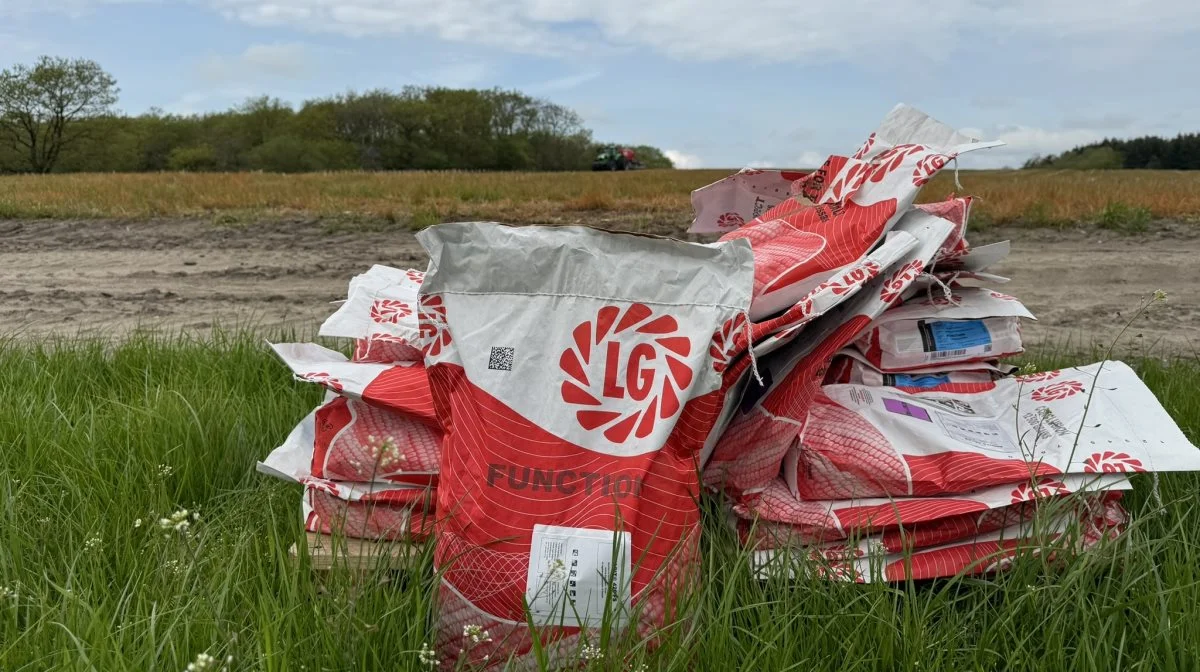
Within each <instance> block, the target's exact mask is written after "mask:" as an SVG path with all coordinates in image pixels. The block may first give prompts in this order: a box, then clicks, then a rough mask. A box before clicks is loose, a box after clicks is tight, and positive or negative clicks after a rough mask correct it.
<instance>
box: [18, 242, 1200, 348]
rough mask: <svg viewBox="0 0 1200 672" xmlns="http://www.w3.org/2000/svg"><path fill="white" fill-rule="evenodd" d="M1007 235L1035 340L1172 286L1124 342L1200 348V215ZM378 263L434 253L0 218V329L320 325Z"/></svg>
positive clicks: (1123, 314)
mask: <svg viewBox="0 0 1200 672" xmlns="http://www.w3.org/2000/svg"><path fill="white" fill-rule="evenodd" d="M584 223H587V222H584ZM592 223H594V224H604V225H607V224H610V223H609V222H592ZM617 224H618V226H619V223H617ZM1005 238H1008V239H1011V240H1012V241H1013V253H1012V255H1011V257H1010V258H1009V259H1008V260H1006V261H1005V262H1004V263H1003V265H1001V266H999V267H998V268H996V269H994V270H995V272H997V273H999V274H1002V275H1007V276H1010V277H1011V278H1012V282H1011V283H1009V284H1007V285H1005V286H1003V287H997V289H1002V290H1003V291H1005V292H1006V293H1009V294H1013V295H1016V296H1018V297H1020V298H1021V299H1022V300H1023V301H1024V302H1025V303H1026V305H1028V306H1029V308H1030V309H1031V310H1032V311H1033V312H1034V313H1035V314H1036V315H1038V317H1039V318H1040V319H1039V321H1038V322H1037V323H1036V324H1032V325H1029V326H1028V327H1027V328H1026V330H1025V335H1026V340H1027V341H1028V342H1031V343H1057V344H1062V343H1064V342H1066V341H1067V340H1068V339H1069V340H1070V343H1071V344H1072V346H1073V347H1080V346H1088V345H1091V344H1094V343H1101V344H1107V343H1108V342H1109V341H1111V340H1112V339H1113V338H1114V337H1115V336H1116V334H1117V333H1118V332H1119V331H1120V329H1121V327H1122V326H1123V325H1124V324H1125V323H1126V322H1127V321H1128V319H1129V317H1130V316H1131V314H1132V313H1133V312H1134V311H1135V310H1136V309H1137V308H1138V306H1139V305H1140V304H1141V303H1142V302H1143V301H1144V300H1145V299H1146V298H1147V297H1148V296H1149V295H1151V294H1152V293H1153V292H1154V290H1156V289H1162V290H1165V291H1166V292H1167V293H1168V295H1169V299H1168V301H1167V303H1166V304H1165V305H1159V306H1155V307H1154V308H1153V309H1151V310H1150V311H1148V313H1147V314H1146V315H1144V316H1143V317H1141V318H1140V319H1138V320H1137V321H1136V323H1135V325H1134V326H1133V327H1132V328H1131V329H1130V330H1129V331H1128V333H1127V334H1126V336H1125V338H1124V340H1123V341H1122V343H1123V344H1124V345H1125V346H1132V347H1134V348H1137V349H1142V348H1148V347H1152V346H1154V350H1156V351H1158V352H1162V353H1167V352H1180V353H1184V354H1195V353H1197V352H1200V291H1198V290H1200V260H1198V258H1200V231H1197V229H1196V227H1194V225H1186V224H1172V223H1162V224H1159V225H1157V226H1156V227H1155V228H1154V230H1153V231H1152V232H1150V233H1145V234H1139V235H1136V236H1124V235H1120V234H1116V233H1112V232H1107V231H1099V230H1069V231H1059V230H1047V229H1007V230H989V231H986V232H984V233H982V234H979V235H975V236H972V241H973V242H976V243H984V242H991V241H995V240H1002V239H1005ZM372 263H385V264H389V265H394V266H402V267H404V266H414V267H419V268H423V267H424V265H425V255H424V253H423V251H422V250H421V248H420V246H419V245H417V243H416V240H415V239H414V237H413V235H412V234H411V233H409V232H407V231H403V230H392V231H371V230H362V229H358V230H345V231H338V230H336V228H332V227H330V226H329V225H328V224H326V223H322V222H320V221H312V220H293V221H270V222H260V223H255V224H252V225H248V226H240V227H227V226H218V225H214V224H212V223H210V222H207V221H202V220H179V219H172V220H156V221H139V222H125V221H108V220H82V221H0V335H13V334H16V335H17V336H18V337H21V338H41V337H45V336H50V335H61V336H74V335H77V334H81V333H83V334H107V335H121V334H125V333H128V332H129V331H131V330H133V329H136V328H138V327H148V328H155V329H172V330H180V329H182V330H199V331H207V330H209V329H211V328H212V327H213V326H214V325H221V326H226V327H234V326H254V327H257V328H260V329H274V328H278V327H293V328H295V329H297V331H298V332H299V333H300V334H301V335H310V334H311V333H314V332H315V329H316V326H317V325H318V324H319V323H320V321H321V320H322V319H324V317H325V316H326V315H328V314H329V312H331V311H332V309H333V306H332V305H331V303H330V302H332V301H336V300H338V299H340V298H344V297H345V290H346V282H347V281H348V280H349V279H350V277H351V276H353V275H354V274H356V273H360V272H362V271H363V270H364V269H365V268H367V266H369V265H370V264H372ZM1121 349H1124V348H1123V347H1122V348H1121Z"/></svg>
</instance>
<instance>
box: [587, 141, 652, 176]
mask: <svg viewBox="0 0 1200 672" xmlns="http://www.w3.org/2000/svg"><path fill="white" fill-rule="evenodd" d="M641 167H642V162H641V161H638V160H637V155H636V154H634V153H633V150H632V149H629V148H628V147H617V146H616V145H609V146H607V147H602V148H601V149H600V152H599V153H598V154H596V158H595V160H593V161H592V170H637V169H638V168H641Z"/></svg>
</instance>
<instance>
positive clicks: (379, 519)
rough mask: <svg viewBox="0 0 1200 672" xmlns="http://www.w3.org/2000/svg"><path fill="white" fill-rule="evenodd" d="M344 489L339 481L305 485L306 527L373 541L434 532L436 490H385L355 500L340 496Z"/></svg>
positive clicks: (423, 536)
mask: <svg viewBox="0 0 1200 672" xmlns="http://www.w3.org/2000/svg"><path fill="white" fill-rule="evenodd" d="M342 489H343V488H341V487H339V486H338V484H335V483H319V482H314V483H311V484H309V485H306V486H305V487H304V498H303V500H302V505H301V515H303V517H304V529H305V530H307V531H309V532H318V533H321V534H330V535H335V536H344V537H349V538H355V539H367V540H371V541H409V542H420V541H424V540H426V539H428V538H429V535H430V534H431V533H432V532H433V527H434V520H435V519H436V513H435V509H434V506H433V502H434V494H435V493H434V491H431V490H416V489H413V490H411V491H409V490H405V491H395V490H384V491H378V492H376V493H374V496H372V495H371V494H368V495H365V496H360V497H358V498H357V499H353V500H352V499H348V498H346V497H345V496H339V495H340V494H341V492H340V491H341V490H342ZM397 494H402V495H403V496H396V495H397ZM388 495H390V496H388Z"/></svg>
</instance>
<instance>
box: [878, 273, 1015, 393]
mask: <svg viewBox="0 0 1200 672" xmlns="http://www.w3.org/2000/svg"><path fill="white" fill-rule="evenodd" d="M1022 319H1026V320H1032V319H1036V318H1034V316H1033V313H1030V312H1029V310H1028V309H1026V308H1025V306H1024V305H1022V304H1021V302H1020V301H1018V300H1017V299H1016V298H1014V297H1012V296H1009V295H1007V294H1001V293H1000V292H996V291H992V290H990V289H984V288H982V287H959V288H955V289H954V290H953V291H952V292H950V293H949V294H946V293H943V291H940V290H939V289H938V288H936V287H935V288H932V291H931V292H930V293H929V294H928V295H920V294H918V295H917V296H914V297H912V298H910V299H908V300H907V301H905V302H904V303H903V304H901V305H899V306H896V307H895V308H892V309H890V310H888V311H886V312H884V313H883V314H882V315H880V316H879V317H878V318H876V319H875V321H874V322H872V323H871V326H870V328H869V329H868V330H867V331H866V332H865V333H864V334H863V335H862V336H860V337H859V338H858V339H856V340H855V342H854V345H855V347H856V348H857V349H858V350H859V351H860V352H862V353H863V356H864V357H865V358H866V360H867V361H868V362H870V363H871V365H872V366H874V367H875V368H877V369H879V370H880V371H885V372H888V373H896V372H904V371H912V370H916V369H923V368H927V367H929V366H932V365H935V364H943V363H950V362H954V363H968V362H986V361H988V360H993V359H1003V358H1005V357H1013V356H1015V355H1019V354H1021V353H1022V352H1024V351H1025V348H1024V346H1023V344H1022V341H1021V320H1022Z"/></svg>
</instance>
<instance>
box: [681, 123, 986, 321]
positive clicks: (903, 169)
mask: <svg viewBox="0 0 1200 672" xmlns="http://www.w3.org/2000/svg"><path fill="white" fill-rule="evenodd" d="M999 144H1003V143H999V142H981V141H979V140H977V139H976V138H972V137H969V136H967V135H964V134H962V133H959V132H958V131H955V130H954V129H953V128H950V127H949V126H946V125H945V124H942V123H941V122H938V121H937V120H935V119H932V118H931V117H929V116H928V115H926V114H924V113H922V112H920V111H918V110H915V109H913V108H911V107H908V106H906V105H898V106H896V107H895V108H893V109H892V111H891V112H890V113H889V114H888V115H887V117H885V118H884V120H883V122H882V124H881V125H880V127H879V129H878V130H876V131H875V132H874V133H872V134H871V136H870V137H869V138H868V139H867V142H866V143H865V144H864V145H863V146H862V147H861V148H859V150H858V152H856V153H855V155H854V156H853V157H850V158H847V157H842V156H831V157H830V158H829V160H828V161H826V162H825V165H823V166H822V167H821V168H820V169H818V170H817V171H816V172H815V173H813V174H811V175H809V176H806V177H805V178H803V179H800V180H797V181H796V183H795V184H796V185H799V187H798V188H799V189H800V190H801V193H800V194H798V196H803V197H804V198H789V199H787V200H784V201H782V202H780V203H779V204H778V205H776V206H775V207H773V208H771V209H769V210H767V211H766V212H764V213H762V214H761V215H759V216H757V217H755V218H753V219H752V220H748V223H747V224H746V225H745V226H742V227H740V228H739V229H737V230H735V231H733V232H730V233H727V234H726V235H725V236H723V237H722V240H733V239H737V238H745V239H747V240H749V241H750V242H751V244H752V245H753V247H754V266H755V272H754V275H755V278H754V304H753V306H752V308H751V310H750V318H751V319H752V320H754V321H759V320H762V319H765V318H768V317H770V316H771V315H774V314H777V313H779V312H782V311H784V310H787V309H788V308H790V307H791V306H793V305H794V304H795V303H796V302H797V301H799V300H800V299H801V298H803V297H804V296H805V295H806V294H807V293H808V292H810V291H811V290H812V289H813V288H815V287H817V286H818V285H820V284H821V283H823V282H825V281H827V280H829V279H830V278H831V277H834V276H836V275H838V273H839V272H841V271H842V270H843V269H844V268H846V267H847V266H849V265H851V264H854V263H855V262H857V261H858V260H859V259H860V258H862V256H863V255H865V254H866V253H867V252H868V251H869V250H870V249H871V248H872V247H874V246H875V244H876V243H878V242H879V241H880V240H881V239H882V238H883V236H884V234H886V233H887V232H888V231H889V230H891V228H892V227H893V226H895V224H896V223H897V222H898V221H899V220H900V218H901V216H903V215H904V214H905V213H906V212H907V211H908V209H909V207H910V206H911V205H912V203H913V201H914V200H915V199H916V196H917V193H918V192H919V191H920V190H921V187H923V186H924V185H925V184H926V183H927V182H928V181H929V180H930V179H931V178H932V177H933V176H934V175H936V174H937V173H938V172H939V171H940V170H941V169H942V168H943V167H945V166H946V164H948V163H949V162H950V161H951V160H953V159H955V158H956V157H957V156H959V155H960V154H963V153H965V152H970V151H974V150H977V149H983V148H987V147H994V146H997V145H999ZM958 200H959V201H962V202H963V205H962V207H961V208H959V207H957V203H956V202H948V204H947V205H946V206H945V207H942V208H940V209H938V211H936V212H931V214H935V215H938V216H942V217H946V218H952V219H955V220H957V221H959V222H965V218H966V214H967V210H968V209H969V208H968V205H969V201H967V200H966V199H958ZM814 203H815V205H814ZM935 209H936V208H935ZM957 210H961V213H960V212H952V211H957ZM738 214H740V215H742V216H743V217H744V216H745V214H746V213H738ZM714 227H715V224H714ZM712 229H713V227H708V226H706V225H703V223H702V222H697V223H695V224H694V225H693V228H692V230H693V231H702V230H704V231H710V230H712ZM715 229H716V230H721V229H720V227H715ZM962 231H963V225H960V226H959V227H958V228H956V230H955V232H954V233H955V235H954V236H948V240H947V241H946V242H945V244H946V245H947V246H948V249H957V242H958V241H961V239H962Z"/></svg>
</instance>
